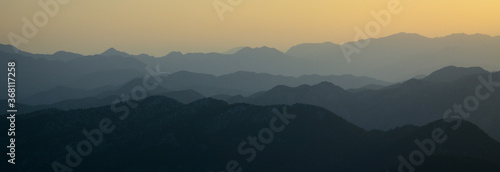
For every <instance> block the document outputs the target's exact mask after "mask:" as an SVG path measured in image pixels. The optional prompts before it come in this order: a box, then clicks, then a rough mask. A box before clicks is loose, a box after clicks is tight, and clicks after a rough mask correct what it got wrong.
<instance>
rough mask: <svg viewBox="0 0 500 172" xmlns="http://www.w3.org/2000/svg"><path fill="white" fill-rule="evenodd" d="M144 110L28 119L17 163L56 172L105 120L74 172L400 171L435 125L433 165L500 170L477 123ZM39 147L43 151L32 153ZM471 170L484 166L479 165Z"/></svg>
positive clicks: (222, 108) (497, 148)
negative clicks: (379, 126)
mask: <svg viewBox="0 0 500 172" xmlns="http://www.w3.org/2000/svg"><path fill="white" fill-rule="evenodd" d="M137 103H138V106H137V108H133V109H131V111H130V114H129V116H128V118H126V119H124V120H119V119H118V117H119V116H120V115H121V114H122V113H119V114H116V113H113V112H112V111H111V109H110V107H109V106H103V107H99V108H91V109H86V110H71V111H59V110H44V111H39V112H36V113H31V114H26V115H22V116H19V117H18V120H19V121H22V123H23V124H25V125H23V126H19V128H18V134H19V136H18V137H16V140H17V142H16V144H18V147H20V148H21V147H22V148H23V149H19V151H18V152H17V154H18V156H19V157H25V158H22V159H21V158H20V159H19V160H18V162H19V164H24V165H22V166H17V167H18V168H20V170H23V171H33V170H36V171H52V169H51V166H50V164H52V163H53V162H54V161H57V162H59V163H62V164H66V162H65V159H66V158H65V157H66V154H67V153H68V152H67V150H65V146H66V145H68V146H70V147H73V149H76V148H75V147H76V145H77V143H78V142H80V141H81V140H85V139H86V137H85V136H84V135H83V134H81V133H82V130H83V129H87V130H92V129H93V128H96V127H98V124H99V121H100V120H102V119H104V118H109V119H110V120H111V121H112V123H111V124H112V125H113V126H114V127H115V128H114V130H113V131H112V132H111V133H109V134H103V142H102V143H101V144H99V145H98V146H93V148H92V151H91V153H90V154H89V155H88V156H82V162H81V163H80V164H79V165H77V166H75V167H74V168H73V169H74V170H79V171H159V170H167V171H214V170H215V171H219V170H223V169H225V168H226V164H227V162H229V161H231V160H235V161H238V162H239V166H240V167H241V168H243V170H245V171H307V170H311V171H332V170H335V171H385V170H387V169H390V168H391V167H394V166H397V165H398V163H399V162H398V160H397V157H398V156H399V155H407V153H408V152H410V151H412V150H414V149H418V147H417V146H416V145H415V144H414V143H413V140H414V139H423V138H427V137H429V136H430V133H431V132H430V131H432V130H433V129H435V128H441V129H443V130H444V131H445V133H446V134H447V136H448V140H447V141H446V142H445V143H444V144H443V145H439V146H438V147H437V149H436V150H435V154H436V155H442V156H438V157H436V159H430V160H429V163H430V164H431V165H432V164H434V163H443V162H449V161H450V160H454V159H457V158H459V159H460V158H461V157H463V156H467V157H471V158H473V159H475V160H476V161H477V162H480V163H479V164H481V163H482V164H490V165H491V170H498V169H499V166H498V165H500V164H499V163H498V162H500V161H499V160H500V143H498V142H495V141H494V140H492V139H491V138H489V137H487V136H486V135H485V134H484V133H483V132H482V131H481V130H479V129H478V128H477V127H475V126H474V125H472V124H470V123H468V122H464V123H463V126H462V128H461V129H460V130H457V131H452V129H451V128H450V127H451V125H450V124H448V123H445V122H443V121H436V122H433V123H431V124H429V125H426V126H424V127H405V128H398V129H394V130H391V131H388V132H380V131H371V132H367V131H365V130H363V129H361V128H359V127H357V126H355V125H353V124H351V123H349V122H347V121H345V120H344V119H342V118H340V117H338V116H336V115H335V114H333V113H331V112H329V111H327V110H325V109H323V108H319V107H316V106H310V105H302V104H296V105H292V106H288V107H287V108H286V112H285V111H284V109H283V106H255V105H248V104H227V103H226V102H223V101H218V100H214V99H201V100H198V101H195V102H192V103H190V104H182V103H179V102H177V101H174V100H172V99H168V98H165V97H150V98H148V99H145V100H144V101H141V102H137ZM126 104H127V103H123V104H120V105H119V106H126ZM275 108H276V110H277V111H276V112H273V111H275V110H273V109H275ZM278 114H292V116H290V115H288V117H287V118H286V119H287V121H288V122H284V121H285V120H283V119H280V118H278V117H279V115H278ZM293 115H296V116H293ZM273 119H275V120H276V122H277V123H276V124H277V125H281V126H284V128H283V129H282V130H280V132H274V133H273V136H272V137H271V138H273V139H270V141H266V143H263V142H260V140H262V139H260V140H259V137H264V139H265V138H268V137H267V136H258V135H259V134H258V133H259V131H260V132H262V130H263V129H265V128H267V127H270V124H269V121H274V120H273ZM4 122H5V121H4ZM276 127H278V126H276ZM276 131H278V130H276ZM271 132H272V130H271ZM249 136H255V137H256V138H257V139H258V142H259V144H262V145H263V146H265V147H262V148H259V149H260V150H258V151H257V149H256V147H254V148H253V149H254V150H256V152H255V158H253V159H252V160H251V161H247V160H246V159H247V158H250V157H251V156H250V155H251V154H249V153H242V154H240V153H238V146H239V145H240V144H241V143H242V142H243V141H247V146H248V147H247V146H245V147H244V148H245V149H247V148H248V149H252V147H251V146H250V145H248V140H247V139H248V137H249ZM94 138H96V137H94ZM387 138H391V139H387ZM464 140H473V141H472V142H467V141H464ZM33 143H36V144H37V146H25V145H28V144H33ZM137 157H141V158H137ZM431 157H434V156H431ZM2 158H5V156H3V157H2ZM4 162H5V161H4ZM489 162H494V163H489ZM426 163H427V162H426ZM463 165H464V166H467V167H469V168H476V167H477V165H478V164H463ZM9 167H11V166H7V167H5V168H9ZM423 167H425V165H424V166H423ZM3 168H4V166H3V165H2V169H3Z"/></svg>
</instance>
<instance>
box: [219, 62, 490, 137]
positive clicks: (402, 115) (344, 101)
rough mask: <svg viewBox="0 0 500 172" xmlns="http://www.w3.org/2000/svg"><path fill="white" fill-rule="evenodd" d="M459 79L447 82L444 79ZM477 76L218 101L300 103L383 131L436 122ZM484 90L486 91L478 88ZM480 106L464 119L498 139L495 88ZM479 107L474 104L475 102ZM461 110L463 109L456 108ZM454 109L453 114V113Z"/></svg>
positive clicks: (278, 90)
mask: <svg viewBox="0 0 500 172" xmlns="http://www.w3.org/2000/svg"><path fill="white" fill-rule="evenodd" d="M459 74H462V75H461V76H460V77H457V78H455V79H454V80H450V78H449V77H450V75H455V76H458V75H459ZM478 76H481V77H483V78H485V79H486V80H487V78H489V73H488V72H487V71H485V70H482V69H480V68H457V67H452V66H450V67H446V68H443V69H441V70H438V71H436V72H434V73H432V74H431V75H429V76H428V77H426V78H424V79H420V80H419V79H411V80H408V81H406V82H403V83H401V84H395V85H392V86H388V87H384V88H382V89H375V90H372V89H366V90H363V91H356V92H350V91H348V90H344V89H342V88H341V87H338V86H336V85H334V84H332V83H328V82H323V83H320V84H317V85H312V86H311V85H302V86H298V87H288V86H276V87H274V88H273V89H270V90H269V91H266V92H260V93H256V94H254V95H251V96H248V97H241V96H234V97H225V98H221V99H223V100H226V101H228V102H231V103H238V102H245V103H251V104H257V105H275V104H295V103H304V104H311V105H317V106H321V107H324V108H326V109H328V110H330V111H332V112H334V113H336V114H338V115H340V116H341V117H343V118H344V119H346V120H348V121H350V122H352V123H354V124H355V125H358V126H360V127H362V128H365V129H381V130H388V129H391V128H395V127H398V126H403V125H417V126H421V125H425V124H427V123H429V122H431V121H434V120H438V119H442V118H443V113H444V112H445V111H446V110H447V109H450V108H451V109H453V107H454V104H464V103H463V100H464V99H466V98H467V97H468V96H471V95H474V94H476V93H475V92H476V88H477V86H478V85H481V84H482V83H481V81H480V80H478ZM491 76H493V78H492V80H493V81H499V82H497V84H496V87H494V88H495V89H496V90H500V72H496V73H493V74H491ZM480 91H483V92H484V91H486V92H487V93H488V90H486V89H484V90H480ZM492 91H493V92H492V93H491V94H489V95H490V96H489V97H488V99H487V100H485V101H484V102H480V105H479V106H480V108H478V110H477V111H474V112H471V113H470V114H471V115H470V117H467V120H469V121H472V122H473V123H474V124H476V125H478V126H479V127H481V128H482V129H483V130H484V131H486V132H487V133H488V134H489V135H490V136H492V137H493V138H495V139H497V140H499V141H500V130H498V127H497V126H498V125H499V124H500V112H499V111H498V105H499V104H500V94H495V92H494V91H495V90H492ZM478 103H479V102H478ZM462 108H463V105H462ZM455 111H456V110H455Z"/></svg>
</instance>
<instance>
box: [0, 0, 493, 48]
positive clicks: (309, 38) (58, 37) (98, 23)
mask: <svg viewBox="0 0 500 172" xmlns="http://www.w3.org/2000/svg"><path fill="white" fill-rule="evenodd" d="M59 1H60V2H61V3H64V1H63V0H59ZM66 1H68V0H66ZM40 2H57V1H56V0H40ZM398 2H399V6H397V7H399V8H398V9H399V13H397V14H395V13H390V15H391V20H390V22H388V23H387V24H386V26H381V25H380V26H381V27H380V30H379V32H377V33H376V34H372V35H371V37H374V38H377V37H384V36H388V35H392V34H396V33H400V32H407V33H418V34H421V35H423V36H426V37H442V36H446V35H450V34H453V33H466V34H476V33H481V34H487V35H491V36H498V35H500V1H499V0H239V1H238V0H203V1H202V0H140V1H139V0H85V1H76V0H73V1H69V2H67V3H66V4H59V3H57V4H58V6H59V10H58V11H57V12H56V13H53V14H54V15H53V16H50V15H46V16H47V19H48V20H45V21H47V22H46V23H45V24H44V23H43V21H44V20H43V19H44V18H43V15H44V14H47V13H46V12H44V9H43V8H42V7H41V6H40V5H39V0H23V1H14V0H2V1H0V21H1V25H0V43H2V44H11V41H10V39H9V36H8V35H13V34H15V35H18V36H19V37H23V38H25V39H24V40H25V42H24V43H20V44H19V45H18V46H17V47H18V48H19V49H21V50H24V51H29V52H33V53H43V54H51V53H54V52H57V51H61V50H63V51H69V52H75V53H80V54H85V55H91V54H98V53H101V52H103V51H105V50H106V49H108V48H110V47H114V48H116V49H118V50H121V51H125V52H127V53H130V54H141V53H146V54H149V55H154V56H164V55H166V54H168V53H169V52H171V51H181V52H183V53H187V52H224V51H227V50H229V49H231V48H234V47H240V46H249V47H261V46H268V47H274V48H277V49H279V50H281V51H286V50H288V49H289V48H290V47H291V46H293V45H297V44H300V43H321V42H326V41H330V42H334V43H344V42H349V41H353V40H354V37H355V35H356V32H355V29H354V28H356V27H358V28H361V30H364V29H365V26H366V25H367V24H368V23H372V24H373V21H377V20H376V19H375V18H374V17H373V16H372V14H371V12H372V11H373V12H377V13H378V12H380V11H384V10H385V11H388V12H390V11H389V10H388V9H392V8H389V7H388V4H392V5H394V4H397V3H398ZM214 3H215V4H218V5H217V8H216V6H214ZM50 9H55V8H53V6H52V7H51V8H50ZM217 9H219V11H222V10H227V11H225V12H224V13H222V16H223V20H221V18H220V16H219V15H218V12H217V11H218V10H217ZM33 16H38V17H37V19H38V20H39V21H40V22H38V23H39V27H38V26H36V25H35V27H36V28H37V29H38V32H36V34H33V35H34V36H32V35H31V36H32V38H27V37H25V36H24V35H23V32H22V30H23V27H24V25H25V22H23V18H25V19H26V21H28V23H29V22H33ZM40 16H42V17H40ZM40 23H41V24H40ZM379 24H380V23H379ZM19 37H17V38H19Z"/></svg>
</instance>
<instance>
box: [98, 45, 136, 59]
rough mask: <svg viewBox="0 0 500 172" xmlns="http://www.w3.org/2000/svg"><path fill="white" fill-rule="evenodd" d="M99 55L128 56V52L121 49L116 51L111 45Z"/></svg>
mask: <svg viewBox="0 0 500 172" xmlns="http://www.w3.org/2000/svg"><path fill="white" fill-rule="evenodd" d="M101 55H103V56H122V57H127V56H130V54H127V53H125V52H122V51H118V50H116V49H115V48H113V47H111V48H109V49H108V50H106V51H104V52H103V53H101Z"/></svg>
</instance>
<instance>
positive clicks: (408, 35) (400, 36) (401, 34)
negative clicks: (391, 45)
mask: <svg viewBox="0 0 500 172" xmlns="http://www.w3.org/2000/svg"><path fill="white" fill-rule="evenodd" d="M423 38H427V37H425V36H422V35H420V34H418V33H408V32H399V33H396V34H393V35H389V36H387V37H383V38H379V39H423Z"/></svg>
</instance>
